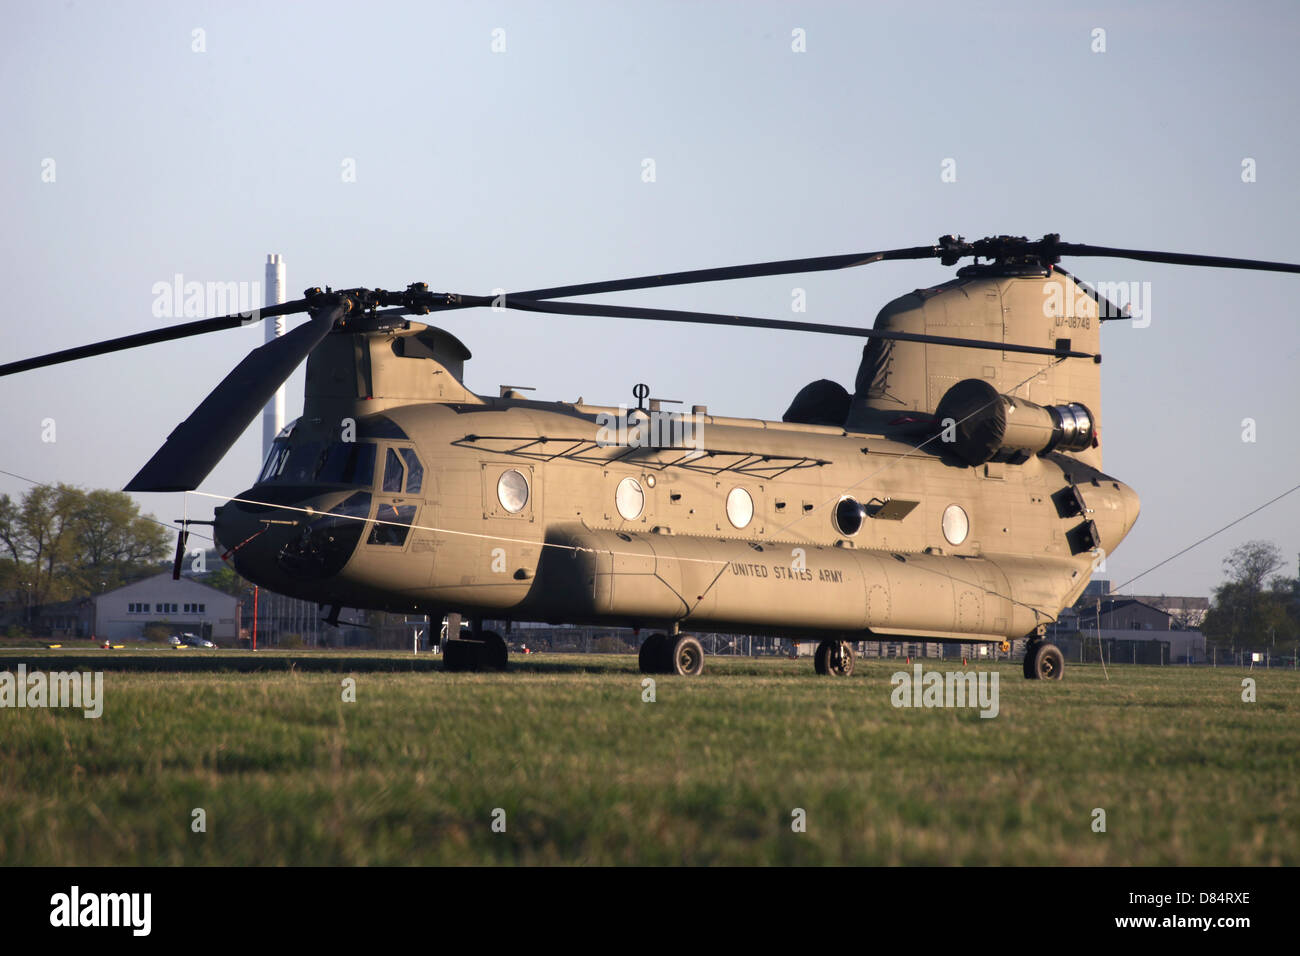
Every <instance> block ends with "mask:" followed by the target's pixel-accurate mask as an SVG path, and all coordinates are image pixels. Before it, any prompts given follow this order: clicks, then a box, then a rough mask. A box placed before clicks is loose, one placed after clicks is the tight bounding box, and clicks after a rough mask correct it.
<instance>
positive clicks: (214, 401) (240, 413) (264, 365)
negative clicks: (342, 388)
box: [125, 303, 346, 491]
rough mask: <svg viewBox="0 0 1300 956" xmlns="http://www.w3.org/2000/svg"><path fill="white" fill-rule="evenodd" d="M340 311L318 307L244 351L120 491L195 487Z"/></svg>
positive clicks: (337, 307) (342, 309)
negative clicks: (297, 323) (301, 322)
mask: <svg viewBox="0 0 1300 956" xmlns="http://www.w3.org/2000/svg"><path fill="white" fill-rule="evenodd" d="M345 311H346V306H345V305H344V304H343V303H338V304H335V305H333V306H330V307H327V308H323V309H321V310H319V311H318V312H317V313H316V315H315V316H313V317H312V320H311V322H309V323H307V324H306V325H300V326H298V328H296V329H294V330H293V331H292V332H289V333H287V334H285V335H283V336H281V337H280V338H277V339H274V340H273V341H271V342H268V343H267V344H266V345H263V346H260V347H258V348H255V349H253V351H251V352H249V353H248V355H247V356H246V357H245V358H244V360H243V361H242V362H240V363H239V364H238V365H236V366H235V368H234V370H233V371H232V372H231V373H230V374H229V375H227V376H226V377H225V378H224V379H222V381H221V384H220V385H218V386H217V387H216V388H214V389H213V390H212V392H211V394H209V395H208V397H207V398H205V399H204V400H203V402H202V403H201V404H200V405H199V407H198V408H196V409H195V410H194V413H193V414H192V415H190V417H189V418H187V419H185V421H183V422H181V423H180V424H179V425H178V426H176V430H175V431H173V432H172V433H171V434H170V435H169V436H167V441H166V442H165V443H164V444H163V446H162V447H161V448H159V449H158V451H157V452H155V453H154V456H153V457H152V458H150V459H149V462H148V464H146V465H145V466H144V467H143V468H141V469H140V472H139V474H137V475H136V476H135V477H134V478H132V479H131V483H130V484H128V485H127V486H126V489H125V490H126V491H191V490H193V489H194V488H197V487H198V486H199V484H200V483H201V482H202V481H203V479H204V478H206V477H208V474H209V473H210V472H211V471H212V469H213V468H215V467H216V466H217V462H219V461H221V459H222V458H223V457H225V454H226V452H227V451H229V450H230V446H231V445H233V444H234V443H235V441H236V440H237V439H238V438H239V436H240V435H241V434H243V431H244V429H245V428H247V427H248V425H249V423H250V422H251V421H252V420H253V419H254V418H256V417H257V413H258V412H260V411H261V410H262V409H263V407H265V405H266V403H267V402H269V401H270V400H271V396H273V395H274V394H275V391H276V389H278V388H279V387H280V386H281V384H283V383H284V381H285V379H287V378H288V377H289V376H290V375H291V374H292V373H293V370H294V369H296V368H297V367H298V366H299V365H301V364H302V360H303V359H305V358H306V357H307V355H308V354H309V353H310V352H311V350H312V349H314V348H315V347H316V346H317V345H319V344H320V343H321V342H322V341H323V340H324V338H325V336H327V335H329V333H330V329H332V328H333V327H334V323H335V322H336V321H338V319H340V318H341V317H342V316H343V314H344V312H345Z"/></svg>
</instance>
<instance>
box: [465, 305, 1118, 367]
mask: <svg viewBox="0 0 1300 956" xmlns="http://www.w3.org/2000/svg"><path fill="white" fill-rule="evenodd" d="M480 304H488V303H480ZM500 304H501V305H504V306H505V307H506V308H508V309H519V310H520V311H523V312H547V313H552V314H557V315H593V316H605V317H609V318H617V319H649V320H651V321H656V322H694V323H697V324H700V325H732V326H741V327H743V328H754V329H785V330H789V331H795V332H821V333H823V334H826V335H852V336H856V337H858V338H864V339H893V340H894V341H898V342H925V343H928V344H930V345H952V346H956V347H957V348H971V349H991V350H993V351H998V352H1025V353H1028V354H1030V355H1051V356H1054V357H1056V358H1086V359H1092V360H1093V361H1094V362H1100V361H1101V356H1100V355H1096V354H1094V353H1092V352H1078V351H1072V350H1070V349H1055V348H1047V347H1045V346H1038V345H1017V344H1015V343H1012V342H993V341H989V340H987V339H960V338H952V337H949V336H946V335H924V334H922V333H918V332H897V331H894V330H892V329H864V328H860V327H858V326H855V325H822V324H820V323H816V322H795V321H792V320H789V319H763V318H756V317H753V316H748V315H719V314H717V313H713V312H682V311H678V310H675V309H645V308H638V307H632V306H618V305H601V304H596V303H588V302H534V301H532V300H529V299H523V298H518V297H516V298H513V299H512V298H511V297H510V296H506V297H505V299H504V301H502V302H501V303H500Z"/></svg>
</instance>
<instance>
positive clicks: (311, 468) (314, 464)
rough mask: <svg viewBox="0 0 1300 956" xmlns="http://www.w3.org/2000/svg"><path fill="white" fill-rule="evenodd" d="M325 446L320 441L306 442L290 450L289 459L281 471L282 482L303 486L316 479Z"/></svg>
mask: <svg viewBox="0 0 1300 956" xmlns="http://www.w3.org/2000/svg"><path fill="white" fill-rule="evenodd" d="M323 450H324V446H323V445H322V443H321V442H318V441H305V442H299V443H298V444H297V445H293V446H292V447H290V449H289V458H288V459H287V460H286V461H285V463H284V467H283V468H282V469H281V470H280V476H279V477H280V480H282V481H288V482H292V483H293V484H296V485H297V484H302V483H304V482H307V481H311V480H312V479H314V478H315V477H316V472H317V471H318V470H319V469H320V464H321V452H322V451H323Z"/></svg>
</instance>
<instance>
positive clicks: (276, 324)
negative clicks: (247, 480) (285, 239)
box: [262, 252, 287, 461]
mask: <svg viewBox="0 0 1300 956" xmlns="http://www.w3.org/2000/svg"><path fill="white" fill-rule="evenodd" d="M285 301H287V296H286V294H285V284H284V258H283V257H282V256H280V255H279V254H278V253H274V252H273V253H271V254H269V255H268V256H267V257H266V304H267V305H280V304H281V303H282V302H285ZM262 324H263V325H264V326H265V327H266V341H268V342H272V341H274V340H275V339H277V338H278V337H280V336H281V335H284V316H282V315H279V316H276V317H275V318H274V319H268V320H265V321H263V323H262ZM282 428H284V386H283V385H281V386H280V387H279V388H278V389H276V392H275V397H274V398H272V399H271V400H270V401H269V402H267V403H266V408H265V409H263V411H262V461H265V460H266V456H267V455H269V454H270V453H271V443H272V442H273V441H275V436H276V435H278V434H280V429H282Z"/></svg>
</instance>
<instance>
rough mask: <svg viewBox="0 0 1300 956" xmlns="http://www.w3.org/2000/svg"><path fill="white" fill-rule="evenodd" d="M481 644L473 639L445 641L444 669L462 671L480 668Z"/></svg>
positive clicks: (443, 651)
mask: <svg viewBox="0 0 1300 956" xmlns="http://www.w3.org/2000/svg"><path fill="white" fill-rule="evenodd" d="M478 651H479V645H477V644H475V643H473V642H472V641H460V640H456V641H443V642H442V668H443V670H448V671H453V672H460V671H476V670H478V656H479V655H478Z"/></svg>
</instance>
